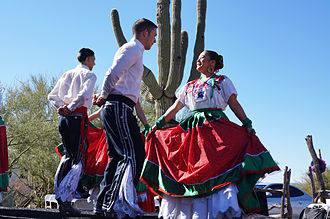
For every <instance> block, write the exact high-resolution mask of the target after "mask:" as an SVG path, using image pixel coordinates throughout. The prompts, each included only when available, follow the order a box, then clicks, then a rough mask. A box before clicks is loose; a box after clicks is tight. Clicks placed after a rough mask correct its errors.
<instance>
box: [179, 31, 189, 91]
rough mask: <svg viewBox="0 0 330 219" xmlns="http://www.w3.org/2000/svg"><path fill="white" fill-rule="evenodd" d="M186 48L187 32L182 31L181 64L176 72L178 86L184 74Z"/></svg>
mask: <svg viewBox="0 0 330 219" xmlns="http://www.w3.org/2000/svg"><path fill="white" fill-rule="evenodd" d="M187 49H188V33H187V31H182V32H181V64H180V70H179V72H178V74H179V81H178V86H180V84H181V82H182V78H183V75H184V66H185V63H186V57H187Z"/></svg>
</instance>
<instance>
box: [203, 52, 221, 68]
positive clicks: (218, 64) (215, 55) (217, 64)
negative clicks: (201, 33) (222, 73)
mask: <svg viewBox="0 0 330 219" xmlns="http://www.w3.org/2000/svg"><path fill="white" fill-rule="evenodd" d="M205 52H206V54H207V55H208V56H209V57H210V60H215V66H214V70H218V69H222V68H223V57H222V55H218V53H216V52H214V51H211V50H205Z"/></svg>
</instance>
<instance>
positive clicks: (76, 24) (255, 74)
mask: <svg viewBox="0 0 330 219" xmlns="http://www.w3.org/2000/svg"><path fill="white" fill-rule="evenodd" d="M156 3H157V1H156V0H143V1H133V0H120V1H118V0H97V1H87V0H79V1H78V0H70V1H68V0H57V1H43V0H20V1H18V0H1V8H0V27H1V34H0V42H1V52H0V60H1V69H0V75H1V79H0V80H1V81H0V82H1V85H2V86H5V87H11V86H15V85H17V84H18V83H17V82H18V81H25V80H28V79H29V77H30V75H37V74H42V75H45V76H46V77H49V78H51V77H52V76H56V77H59V76H60V75H61V74H62V73H63V72H65V71H66V70H68V69H71V68H73V67H75V66H76V64H77V61H76V54H77V51H78V50H79V49H80V48H82V47H89V48H91V49H93V50H94V52H95V53H96V66H95V67H94V69H93V71H94V72H95V73H96V75H97V77H98V80H97V85H99V86H101V84H102V81H103V77H104V74H105V72H106V70H107V69H108V68H109V67H110V65H111V63H112V58H113V55H114V53H115V51H116V50H117V48H118V46H117V43H116V40H115V37H114V34H113V32H112V27H111V21H110V11H111V9H113V8H116V9H117V10H118V11H119V16H120V21H121V25H122V28H123V32H124V34H125V36H126V38H127V40H129V39H130V38H131V36H132V34H131V26H132V24H133V23H134V21H135V20H137V19H139V18H141V17H146V18H148V19H150V20H152V21H154V22H156V5H157V4H156ZM329 10H330V1H328V0H317V1H313V2H312V1H307V0H290V1H286V0H277V1H275V0H269V1H265V0H251V1H245V0H236V1H228V0H209V1H208V5H207V13H206V30H205V49H210V50H214V51H217V52H218V53H220V54H222V55H223V56H224V65H225V67H224V68H223V70H222V71H221V73H223V74H225V75H227V76H228V77H230V78H231V80H232V81H233V82H234V84H235V86H236V89H237V91H238V100H239V101H240V103H241V105H242V106H243V108H244V110H245V111H246V113H247V115H248V117H249V118H250V119H251V120H252V121H253V125H254V127H255V129H256V131H257V135H258V136H259V138H260V139H261V141H262V142H263V144H264V145H265V147H266V148H267V149H268V150H269V151H270V152H271V154H272V156H273V157H274V159H275V160H276V161H277V162H278V163H279V165H280V167H281V168H282V169H284V167H285V166H288V167H289V168H291V169H292V181H298V180H299V179H300V178H301V177H302V175H303V174H304V173H305V172H306V170H307V169H308V165H309V164H310V161H311V156H310V154H309V152H308V149H307V146H306V142H305V137H306V136H307V135H312V136H313V141H314V147H315V148H316V149H319V148H320V149H321V151H322V155H323V158H324V159H325V160H326V162H327V163H329V164H330V139H329V124H330V117H329V112H330V88H329V85H328V83H329V82H330V74H329V69H330V61H329V57H330V15H329ZM196 16H197V15H196V2H195V1H193V0H183V1H182V13H181V18H182V29H183V30H186V31H187V32H188V36H189V47H188V53H187V59H186V68H185V76H184V80H183V81H184V82H186V81H187V78H188V74H189V72H190V67H191V62H192V57H193V53H192V52H193V47H194V40H195V29H196ZM156 57H157V46H156V45H155V46H154V47H153V48H152V49H151V50H150V51H146V52H145V55H144V64H145V65H146V66H148V67H149V68H150V69H151V70H152V71H153V72H154V73H155V74H156V73H157V58H156ZM226 114H227V115H228V116H229V117H230V119H231V120H232V121H234V122H236V123H238V124H240V122H239V121H238V120H237V119H236V118H235V116H234V115H233V114H232V113H231V112H230V109H227V110H226ZM282 175H283V173H282V172H279V173H277V174H272V175H271V176H268V177H267V178H266V179H265V181H282Z"/></svg>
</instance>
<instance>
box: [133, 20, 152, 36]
mask: <svg viewBox="0 0 330 219" xmlns="http://www.w3.org/2000/svg"><path fill="white" fill-rule="evenodd" d="M156 28H157V25H156V24H154V23H153V22H152V21H150V20H148V19H146V18H141V19H139V20H137V21H135V23H134V25H133V28H132V31H133V34H135V35H139V34H140V33H142V32H143V31H144V30H145V29H147V30H148V32H149V33H150V31H151V30H152V29H156Z"/></svg>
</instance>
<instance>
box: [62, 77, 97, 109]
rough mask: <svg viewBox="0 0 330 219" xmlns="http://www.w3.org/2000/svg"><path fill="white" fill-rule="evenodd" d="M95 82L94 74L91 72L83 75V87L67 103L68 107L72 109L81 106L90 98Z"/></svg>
mask: <svg viewBox="0 0 330 219" xmlns="http://www.w3.org/2000/svg"><path fill="white" fill-rule="evenodd" d="M95 82H96V75H95V74H94V73H92V72H89V73H87V74H86V75H85V80H84V84H83V86H82V87H83V89H82V90H81V91H80V92H79V93H78V95H77V97H76V98H74V99H73V100H72V102H71V103H70V104H69V105H68V109H69V110H70V111H73V110H75V109H77V108H79V107H81V106H82V105H83V104H84V103H85V102H86V101H88V99H91V98H92V95H93V92H94V90H93V89H94V86H95Z"/></svg>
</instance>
